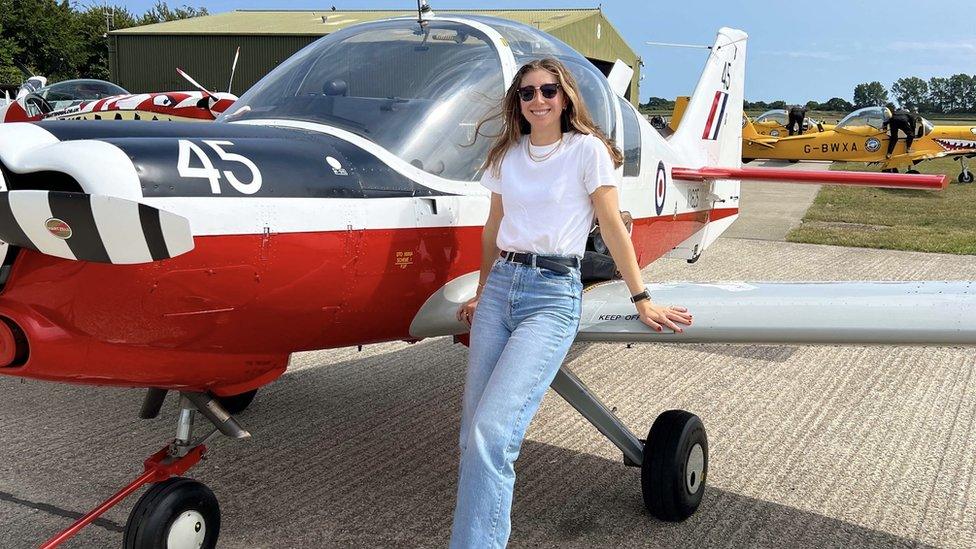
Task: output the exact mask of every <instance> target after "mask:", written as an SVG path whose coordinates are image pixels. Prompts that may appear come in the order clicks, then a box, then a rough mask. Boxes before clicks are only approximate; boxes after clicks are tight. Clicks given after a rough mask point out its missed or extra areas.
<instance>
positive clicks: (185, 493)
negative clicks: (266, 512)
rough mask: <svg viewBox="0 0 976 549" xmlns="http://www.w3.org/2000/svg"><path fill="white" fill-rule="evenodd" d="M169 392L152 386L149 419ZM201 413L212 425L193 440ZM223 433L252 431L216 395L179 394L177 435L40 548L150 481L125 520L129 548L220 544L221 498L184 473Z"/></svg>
mask: <svg viewBox="0 0 976 549" xmlns="http://www.w3.org/2000/svg"><path fill="white" fill-rule="evenodd" d="M165 396H166V392H165V391H163V390H160V389H150V390H149V392H148V394H147V395H146V399H145V401H144V402H143V406H142V410H141V411H140V413H139V415H140V416H141V417H144V418H148V417H156V415H157V414H158V413H159V408H160V406H161V405H162V403H163V399H164V397H165ZM197 413H200V414H202V415H203V416H204V417H205V418H207V419H208V420H209V421H210V423H212V424H213V429H212V430H210V432H209V433H207V434H206V435H204V436H202V437H199V438H196V439H194V438H193V420H194V417H195V415H196V414H197ZM218 433H221V434H224V435H226V436H229V437H231V438H236V439H242V438H248V437H250V436H251V435H250V433H248V432H247V431H245V430H244V428H243V427H241V425H240V424H239V423H238V422H237V420H236V419H234V417H233V416H232V415H230V414H229V413H228V412H227V410H226V409H224V407H223V406H222V405H221V404H220V403H219V402H218V401H217V400H216V399H214V398H213V397H212V396H210V395H208V394H204V393H190V392H185V393H180V415H179V418H178V419H177V423H176V438H174V439H173V441H172V442H171V443H169V444H167V445H166V446H165V447H163V448H162V449H161V450H159V451H158V452H156V453H155V454H153V455H151V456H149V457H148V458H147V459H146V461H145V463H144V466H145V471H144V472H143V473H142V475H140V476H139V477H138V478H136V479H135V480H133V481H132V482H130V483H129V484H128V485H127V486H125V487H124V488H122V490H120V491H119V492H117V493H116V494H115V495H114V496H112V497H111V498H109V499H108V500H106V501H105V502H104V503H102V504H101V505H99V506H98V507H96V508H95V509H93V510H92V511H90V512H89V513H88V514H86V515H85V516H83V517H82V518H80V519H78V520H77V521H76V522H75V523H74V524H72V525H71V526H70V527H68V528H67V529H66V530H64V531H63V532H61V533H59V534H58V535H56V536H54V537H52V538H51V539H49V540H48V541H47V542H45V543H44V545H42V546H41V549H51V548H54V547H57V546H59V545H60V544H61V543H63V542H64V541H66V540H67V539H69V538H71V537H72V536H74V535H75V534H77V533H78V531H80V530H81V529H82V528H84V527H85V526H86V525H88V524H90V523H91V522H92V521H94V520H95V519H96V518H98V517H99V516H101V515H102V514H103V513H105V512H106V511H108V510H109V509H111V508H112V507H114V506H115V505H117V504H118V503H119V502H120V501H122V500H123V499H125V498H126V497H127V496H129V495H130V494H132V493H133V492H135V491H136V490H138V489H139V488H141V487H142V486H143V485H145V484H154V486H152V487H151V488H150V489H149V490H148V491H146V493H145V494H143V495H142V497H141V498H139V501H138V502H137V503H136V506H135V508H134V509H133V510H132V512H131V513H130V515H129V519H128V521H126V524H125V531H124V534H123V538H124V541H123V547H124V548H125V549H156V548H158V547H166V548H168V549H181V548H183V547H187V548H194V549H201V548H202V549H212V548H213V547H215V546H216V545H217V536H218V534H219V533H220V506H219V505H218V504H217V498H216V497H215V496H214V494H213V492H211V491H210V489H209V488H207V487H206V486H205V485H203V484H202V483H200V482H197V481H195V480H191V479H188V478H183V477H181V476H180V475H182V474H184V473H185V472H186V471H188V470H189V469H190V468H191V467H193V466H194V465H196V464H197V462H199V461H200V459H202V458H203V456H204V454H205V453H206V451H207V447H206V445H205V443H206V442H207V441H208V440H210V438H211V437H213V436H214V435H216V434H218Z"/></svg>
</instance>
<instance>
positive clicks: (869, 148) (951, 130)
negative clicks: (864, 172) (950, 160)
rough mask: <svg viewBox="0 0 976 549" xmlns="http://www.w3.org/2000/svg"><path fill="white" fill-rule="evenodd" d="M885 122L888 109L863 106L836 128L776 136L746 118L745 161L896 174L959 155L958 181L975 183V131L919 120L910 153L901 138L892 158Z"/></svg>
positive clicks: (974, 128)
mask: <svg viewBox="0 0 976 549" xmlns="http://www.w3.org/2000/svg"><path fill="white" fill-rule="evenodd" d="M885 120H886V113H885V109H884V107H865V108H863V109H860V110H856V111H854V112H852V113H850V114H848V115H847V116H845V117H844V119H843V120H841V121H840V122H838V123H837V125H836V126H835V127H834V128H833V129H832V130H826V129H825V131H822V132H810V133H806V134H803V135H794V136H789V137H773V136H770V135H762V134H761V133H760V132H759V131H758V130H757V129H756V126H755V125H754V124H753V123H752V121H750V120H749V119H748V118H744V119H743V127H742V157H743V159H756V158H768V159H780V160H791V161H796V160H833V161H840V162H867V163H870V164H876V163H880V164H882V166H881V167H882V171H887V172H897V171H898V170H899V168H903V169H907V171H908V173H918V172H917V171H916V170H915V169H914V168H913V167H914V165H915V164H918V163H919V162H922V161H924V160H931V159H933V158H940V157H943V156H956V157H957V158H958V159H959V164H960V167H961V170H962V171H961V172H960V173H959V182H960V183H972V182H973V174H972V172H970V171H969V169H968V168H967V166H966V158H971V157H973V156H976V127H970V126H933V125H932V123H931V122H929V121H928V120H926V119H924V118H920V123H919V124H917V127H916V134H915V140H914V142H913V143H912V150H911V152H909V151H906V150H905V143H904V139H903V138H899V139H898V143H896V145H895V149H894V151H893V153H892V155H891V157H890V158H886V157H885V156H886V153H887V150H888V132H886V131H882V126H883V123H884V122H885Z"/></svg>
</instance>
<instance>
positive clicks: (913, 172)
mask: <svg viewBox="0 0 976 549" xmlns="http://www.w3.org/2000/svg"><path fill="white" fill-rule="evenodd" d="M905 173H910V174H919V173H922V172H920V171H918V170H908V171H907V172H905Z"/></svg>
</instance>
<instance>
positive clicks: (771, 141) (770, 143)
mask: <svg viewBox="0 0 976 549" xmlns="http://www.w3.org/2000/svg"><path fill="white" fill-rule="evenodd" d="M744 139H745V140H746V141H748V142H749V143H751V144H753V145H759V146H760V147H766V148H767V149H772V148H773V147H775V146H776V142H777V141H779V138H778V137H767V136H762V137H746V138H744Z"/></svg>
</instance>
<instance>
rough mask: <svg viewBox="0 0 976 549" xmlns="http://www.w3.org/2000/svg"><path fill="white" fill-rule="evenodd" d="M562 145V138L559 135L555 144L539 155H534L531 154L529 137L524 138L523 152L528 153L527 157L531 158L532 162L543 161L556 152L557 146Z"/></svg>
mask: <svg viewBox="0 0 976 549" xmlns="http://www.w3.org/2000/svg"><path fill="white" fill-rule="evenodd" d="M562 146H563V138H562V137H560V138H559V141H556V146H555V147H553V148H552V150H550V151H549V152H547V153H544V154H542V155H540V156H536V155H534V154H532V140H531V139H529V138H525V152H526V153H528V155H529V159H531V160H532V161H533V162H545V161H546V160H548V159H549V157H550V156H552V155H554V154H556V151H558V150H559V148H560V147H562Z"/></svg>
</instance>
